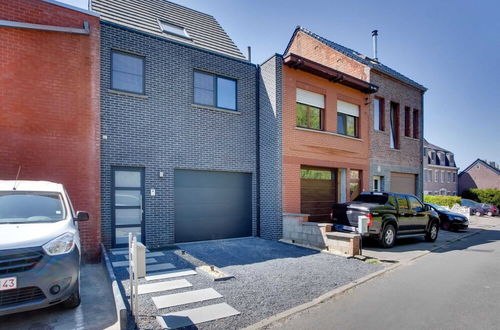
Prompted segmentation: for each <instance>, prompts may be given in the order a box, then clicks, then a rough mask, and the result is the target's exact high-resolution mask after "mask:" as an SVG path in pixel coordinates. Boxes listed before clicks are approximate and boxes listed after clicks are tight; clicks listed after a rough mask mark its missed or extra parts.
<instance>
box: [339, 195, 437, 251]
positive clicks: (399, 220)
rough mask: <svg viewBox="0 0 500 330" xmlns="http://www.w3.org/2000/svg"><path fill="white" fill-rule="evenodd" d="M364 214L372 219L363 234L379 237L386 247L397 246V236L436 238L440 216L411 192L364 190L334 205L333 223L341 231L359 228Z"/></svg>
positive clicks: (430, 240) (366, 217)
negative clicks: (350, 200) (353, 197)
mask: <svg viewBox="0 0 500 330" xmlns="http://www.w3.org/2000/svg"><path fill="white" fill-rule="evenodd" d="M360 218H364V219H366V221H367V222H368V226H367V229H368V230H367V232H366V233H363V236H368V237H372V238H375V239H377V240H378V241H379V242H380V244H381V245H382V246H383V247H385V248H390V247H392V246H394V243H395V242H396V237H402V236H414V235H422V234H423V235H425V240H426V241H428V242H434V241H435V240H436V238H437V236H438V231H439V216H438V215H437V214H436V212H434V211H433V210H432V209H431V208H430V207H429V206H427V205H424V204H423V203H422V202H421V201H420V200H419V199H418V198H417V197H415V196H413V195H409V194H397V193H379V192H363V193H361V194H360V195H359V196H358V197H356V198H355V199H354V200H353V201H352V202H350V203H343V204H335V205H333V207H332V220H333V226H334V228H335V229H336V230H339V231H351V232H359V231H358V222H359V219H360Z"/></svg>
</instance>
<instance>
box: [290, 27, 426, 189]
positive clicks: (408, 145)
mask: <svg viewBox="0 0 500 330" xmlns="http://www.w3.org/2000/svg"><path fill="white" fill-rule="evenodd" d="M288 53H295V54H297V55H300V56H303V57H307V58H310V59H311V60H314V61H316V62H318V63H321V64H323V65H325V66H328V67H330V68H333V69H336V70H339V71H341V72H345V73H346V74H349V75H352V76H354V77H356V78H359V79H362V80H365V81H369V82H370V83H373V84H375V85H377V86H378V87H379V90H378V92H377V93H376V94H374V96H370V99H369V101H370V102H373V98H374V97H382V98H384V100H385V118H384V122H385V131H376V130H375V129H374V125H373V111H372V110H371V109H370V110H369V113H370V115H369V118H370V120H369V123H368V126H369V135H370V140H371V142H370V152H369V156H368V157H369V160H370V170H369V178H368V183H369V185H368V187H367V189H370V190H373V189H374V187H373V177H374V176H383V177H384V183H383V185H384V187H385V190H386V191H389V189H390V187H391V173H392V172H398V173H408V174H414V175H416V183H415V191H416V194H417V196H422V193H423V181H422V173H423V165H422V159H423V137H422V132H423V129H424V127H423V92H422V91H421V90H419V89H417V88H415V87H413V86H410V85H408V84H405V83H403V82H400V81H398V80H396V79H394V78H392V77H389V76H387V75H385V74H382V73H380V72H378V71H376V70H374V69H371V68H369V67H368V66H367V65H364V64H363V63H361V62H359V61H356V60H354V59H353V58H351V57H349V56H347V55H345V54H343V53H341V52H339V51H337V50H335V49H333V48H331V47H330V46H328V45H326V44H325V43H323V42H321V41H319V40H317V39H316V38H313V37H312V36H310V35H308V34H306V33H304V32H303V31H300V30H299V31H298V32H297V33H296V34H295V38H294V40H293V41H292V42H291V43H290V45H289V47H288V50H287V54H288ZM285 55H286V54H285ZM391 101H392V102H396V103H399V105H400V116H399V132H400V139H399V140H400V145H401V146H400V149H399V150H394V149H391V148H390V140H389V127H390V126H389V125H390V117H389V116H390V111H389V109H390V102H391ZM370 107H371V106H370ZM405 107H409V108H410V109H411V111H412V112H411V115H412V116H413V114H414V112H413V111H414V110H416V111H417V113H418V124H419V130H418V132H419V135H418V138H413V137H406V136H405V134H404V132H405V127H404V125H405V121H404V111H405ZM410 127H411V130H412V129H413V119H412V120H410ZM412 132H413V131H412Z"/></svg>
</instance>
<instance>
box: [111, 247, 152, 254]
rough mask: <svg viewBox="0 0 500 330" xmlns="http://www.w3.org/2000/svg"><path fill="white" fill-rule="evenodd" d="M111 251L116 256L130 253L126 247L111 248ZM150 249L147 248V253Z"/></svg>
mask: <svg viewBox="0 0 500 330" xmlns="http://www.w3.org/2000/svg"><path fill="white" fill-rule="evenodd" d="M110 251H111V253H112V254H113V255H115V256H121V255H128V248H124V249H111V250H110ZM148 252H149V250H148V249H146V253H148Z"/></svg>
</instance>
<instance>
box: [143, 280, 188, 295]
mask: <svg viewBox="0 0 500 330" xmlns="http://www.w3.org/2000/svg"><path fill="white" fill-rule="evenodd" d="M191 286H193V285H192V284H191V283H189V282H188V281H187V280H185V279H182V280H174V281H165V282H157V283H150V284H139V291H138V292H139V294H146V293H153V292H161V291H168V290H174V289H183V288H189V287H191Z"/></svg>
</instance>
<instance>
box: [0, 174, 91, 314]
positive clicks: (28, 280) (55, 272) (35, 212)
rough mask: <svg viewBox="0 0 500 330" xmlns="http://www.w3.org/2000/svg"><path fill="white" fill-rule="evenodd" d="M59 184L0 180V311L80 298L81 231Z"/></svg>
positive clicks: (82, 215)
mask: <svg viewBox="0 0 500 330" xmlns="http://www.w3.org/2000/svg"><path fill="white" fill-rule="evenodd" d="M88 219H89V214H88V213H87V212H81V211H79V212H77V213H76V214H75V212H74V210H73V206H72V205H71V201H70V199H69V197H68V194H67V193H66V190H65V189H64V187H63V186H62V185H61V184H57V183H52V182H46V181H4V180H0V316H1V315H6V314H11V313H17V312H23V311H29V310H34V309H39V308H43V307H47V306H51V305H54V304H58V303H61V304H62V305H63V306H64V307H67V308H75V307H77V306H78V305H79V304H80V251H81V250H80V237H79V234H78V224H77V221H87V220H88Z"/></svg>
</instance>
